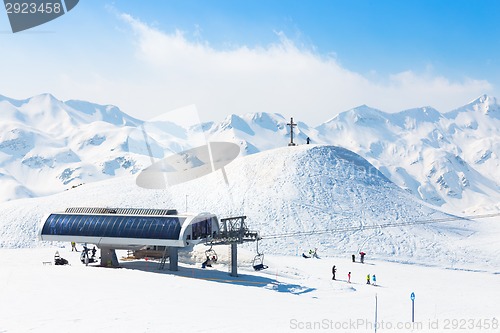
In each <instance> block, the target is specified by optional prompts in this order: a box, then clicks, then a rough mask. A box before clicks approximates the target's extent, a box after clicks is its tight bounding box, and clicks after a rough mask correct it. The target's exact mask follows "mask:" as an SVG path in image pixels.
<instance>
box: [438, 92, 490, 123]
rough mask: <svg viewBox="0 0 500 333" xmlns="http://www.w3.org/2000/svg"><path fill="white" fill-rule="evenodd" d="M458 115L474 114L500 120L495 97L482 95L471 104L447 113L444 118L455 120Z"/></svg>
mask: <svg viewBox="0 0 500 333" xmlns="http://www.w3.org/2000/svg"><path fill="white" fill-rule="evenodd" d="M460 113H475V114H479V115H486V116H489V117H492V118H496V119H500V105H499V104H498V102H497V99H496V98H495V97H492V96H488V95H482V96H479V97H478V98H476V99H475V100H473V101H472V102H470V103H468V104H466V105H464V106H462V107H460V108H458V109H456V110H453V111H451V112H448V113H447V114H446V116H447V117H449V118H452V119H455V118H456V117H457V116H458V115H459V114H460Z"/></svg>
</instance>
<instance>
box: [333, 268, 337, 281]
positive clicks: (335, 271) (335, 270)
mask: <svg viewBox="0 0 500 333" xmlns="http://www.w3.org/2000/svg"><path fill="white" fill-rule="evenodd" d="M335 273H337V268H336V267H335V265H333V267H332V275H333V277H332V280H335Z"/></svg>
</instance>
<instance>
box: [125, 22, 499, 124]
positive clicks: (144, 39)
mask: <svg viewBox="0 0 500 333" xmlns="http://www.w3.org/2000/svg"><path fill="white" fill-rule="evenodd" d="M121 18H122V19H123V20H124V21H125V22H126V23H127V24H128V25H129V26H130V27H131V29H132V31H133V35H134V42H135V45H136V57H137V59H138V60H139V61H141V62H142V63H143V64H146V65H147V66H149V67H150V69H152V70H153V69H154V73H155V74H154V75H153V76H152V77H151V80H152V81H155V82H156V83H157V84H158V86H160V87H163V88H164V91H165V94H164V96H165V97H166V98H167V99H171V100H172V101H174V100H176V101H178V102H180V101H181V100H184V101H186V102H188V100H189V98H191V100H190V103H196V105H197V106H198V109H199V110H200V112H201V113H204V112H207V113H209V114H214V115H216V117H217V116H218V117H222V116H224V115H226V114H228V113H245V112H256V111H269V112H281V113H283V114H286V115H294V116H295V117H301V118H302V119H303V120H305V121H308V122H310V123H319V122H322V121H325V120H326V119H327V118H330V117H331V116H333V115H334V114H336V113H338V112H340V111H344V110H346V109H349V108H352V107H355V106H358V105H360V104H368V105H370V106H373V107H377V108H379V109H382V110H385V111H389V112H394V111H399V110H403V109H406V108H412V107H419V106H426V105H431V106H434V107H435V108H437V109H440V110H441V111H447V110H449V109H452V108H454V107H457V106H459V105H460V104H461V103H465V102H467V101H468V99H472V98H474V97H476V96H478V95H480V94H483V93H487V92H489V91H491V90H492V86H491V84H490V83H488V82H487V81H485V80H476V79H464V80H463V81H460V82H457V81H451V80H449V79H447V78H445V77H442V76H439V75H432V74H429V73H416V72H413V71H411V70H408V71H405V72H402V73H396V74H393V75H391V76H389V77H387V78H377V79H373V77H372V76H371V75H368V76H364V75H361V74H360V73H356V72H354V71H350V70H349V69H346V68H344V67H343V66H342V65H341V64H340V63H339V62H338V61H337V60H336V59H335V58H334V57H332V56H323V55H320V54H318V53H317V52H315V51H314V50H313V49H310V48H304V47H298V46H297V45H296V44H295V43H294V42H293V41H292V40H290V39H288V38H287V37H286V36H285V35H284V34H283V33H279V32H278V33H277V41H276V42H275V43H273V44H271V45H266V46H260V47H252V48H250V47H247V46H237V47H233V48H228V49H216V48H214V47H211V45H210V44H209V43H208V42H206V41H205V42H204V41H200V40H199V38H197V40H196V41H192V40H189V39H188V38H187V37H186V36H185V34H183V33H182V32H181V31H175V32H173V33H166V32H162V31H160V30H158V29H156V28H154V27H151V26H149V25H148V24H146V23H144V22H141V21H140V20H138V19H136V18H134V17H132V16H130V15H128V14H121ZM464 98H466V100H464ZM187 104H188V103H187Z"/></svg>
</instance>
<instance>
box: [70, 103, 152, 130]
mask: <svg viewBox="0 0 500 333" xmlns="http://www.w3.org/2000/svg"><path fill="white" fill-rule="evenodd" d="M65 104H66V105H67V106H69V107H71V108H72V109H73V110H75V111H76V112H77V114H78V113H80V116H81V114H84V115H86V116H87V119H86V120H87V122H92V121H104V122H107V123H110V124H113V125H116V126H139V125H140V124H142V121H141V120H139V119H136V118H133V117H131V116H129V115H128V114H126V113H124V112H122V111H121V110H120V109H119V108H118V107H116V106H114V105H100V104H95V103H90V102H85V101H79V100H69V101H66V102H65Z"/></svg>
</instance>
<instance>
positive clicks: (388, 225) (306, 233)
mask: <svg viewBox="0 0 500 333" xmlns="http://www.w3.org/2000/svg"><path fill="white" fill-rule="evenodd" d="M495 216H500V213H492V214H483V215H469V216H463V217H448V218H441V219H427V220H416V221H409V222H401V223H384V224H377V225H371V226H363V227H362V228H359V227H349V228H339V229H326V230H311V231H297V232H289V233H282V234H270V235H267V236H266V235H264V236H261V237H260V239H276V238H286V237H293V236H311V235H322V234H333V233H339V232H349V231H361V230H370V229H376V228H380V229H382V228H392V227H404V226H409V225H421V224H433V223H443V222H451V221H460V220H462V221H467V220H475V219H483V218H489V217H495Z"/></svg>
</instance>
